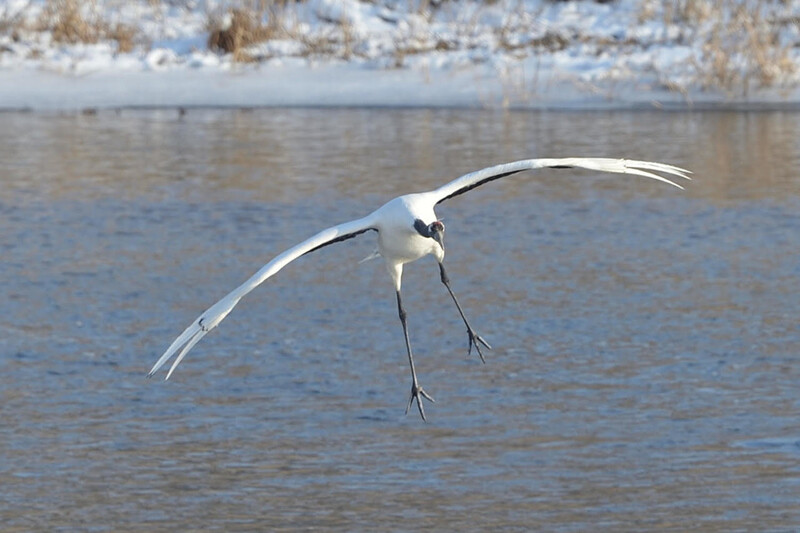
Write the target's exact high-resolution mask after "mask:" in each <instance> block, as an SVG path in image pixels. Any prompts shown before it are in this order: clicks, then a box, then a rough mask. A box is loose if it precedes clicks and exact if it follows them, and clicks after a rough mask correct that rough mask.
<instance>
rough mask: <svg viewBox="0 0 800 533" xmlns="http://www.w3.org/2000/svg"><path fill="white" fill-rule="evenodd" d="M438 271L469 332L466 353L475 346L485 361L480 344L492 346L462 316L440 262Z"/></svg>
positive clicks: (462, 313) (462, 312) (487, 346)
mask: <svg viewBox="0 0 800 533" xmlns="http://www.w3.org/2000/svg"><path fill="white" fill-rule="evenodd" d="M439 273H440V274H441V277H442V283H444V286H445V287H447V292H449V293H450V296H451V297H452V298H453V302H455V304H456V308H457V309H458V313H459V314H460V315H461V320H463V321H464V325H465V326H467V333H468V334H469V349H468V351H467V353H468V354H470V353H472V347H473V346H475V349H476V350H477V351H478V355H479V356H480V357H481V361H483V362H484V363H486V359H484V358H483V353H482V352H481V344H483V345H484V346H485V347H486V348H488V349H490V350H491V349H492V347H491V346H489V343H488V342H486V341H485V340H483V337H481V336H480V335H478V334H477V333H475V330H474V329H472V326H470V325H469V321H468V320H467V317H466V316H464V311H463V310H462V309H461V305H459V303H458V298H456V295H455V293H453V289H452V288H451V287H450V278H448V277H447V272H445V270H444V265H443V264H442V263H439Z"/></svg>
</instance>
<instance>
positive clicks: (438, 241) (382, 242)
mask: <svg viewBox="0 0 800 533" xmlns="http://www.w3.org/2000/svg"><path fill="white" fill-rule="evenodd" d="M539 168H585V169H589V170H596V171H601V172H612V173H619V174H633V175H637V176H642V177H646V178H650V179H654V180H658V181H661V182H664V183H667V184H670V185H674V186H675V187H678V188H682V187H681V186H680V185H678V184H677V183H675V182H673V181H671V180H669V179H667V178H665V177H663V176H661V175H659V174H656V172H660V173H662V174H667V175H671V176H677V177H680V178H685V179H689V177H688V174H689V171H687V170H684V169H682V168H678V167H674V166H671V165H665V164H662V163H651V162H648V161H632V160H625V159H605V158H564V159H527V160H523V161H516V162H513V163H505V164H502V165H496V166H493V167H488V168H485V169H482V170H478V171H476V172H471V173H469V174H465V175H464V176H461V177H460V178H458V179H455V180H453V181H451V182H450V183H447V184H445V185H443V186H442V187H439V188H438V189H435V190H433V191H428V192H423V193H414V194H406V195H403V196H399V197H397V198H394V199H393V200H390V201H389V202H387V203H386V204H384V205H383V206H381V207H380V208H378V209H377V210H375V211H373V212H372V213H370V214H369V215H367V216H365V217H363V218H360V219H357V220H353V221H351V222H345V223H344V224H339V225H337V226H333V227H330V228H328V229H325V230H323V231H321V232H319V233H317V234H316V235H314V236H312V237H310V238H308V239H306V240H305V241H303V242H301V243H299V244H297V245H295V246H293V247H292V248H289V249H288V250H286V251H285V252H283V253H282V254H280V255H278V256H277V257H275V258H274V259H273V260H272V261H270V262H269V263H267V264H266V265H264V266H263V267H262V268H261V269H260V270H259V271H258V272H256V273H255V274H254V275H253V276H252V277H250V279H248V280H247V281H246V282H244V283H243V284H242V285H240V286H239V287H237V288H236V289H234V290H233V291H231V292H230V293H229V294H228V295H227V296H225V297H224V298H222V299H221V300H220V301H218V302H217V303H215V304H214V305H213V306H211V307H210V308H209V309H208V310H206V312H205V313H203V314H202V315H200V316H199V317H198V318H197V319H196V320H195V321H194V322H192V323H191V324H190V325H189V327H187V328H186V330H184V332H183V333H182V334H181V335H180V336H178V338H176V339H175V341H173V343H172V344H171V345H170V347H169V348H168V349H167V351H166V352H164V354H163V355H162V356H161V358H160V359H159V360H158V361H157V362H156V363H155V365H153V368H152V369H151V370H150V373H149V374H148V376H152V375H153V374H154V373H155V372H156V371H158V369H159V368H161V366H162V365H164V363H166V362H167V361H168V360H169V359H170V358H171V357H172V356H173V355H175V354H176V353H178V356H177V358H176V359H175V361H174V362H173V363H172V366H171V367H170V370H169V372H168V373H167V379H169V377H170V375H172V372H173V371H174V370H175V368H176V367H177V366H178V363H180V362H181V360H182V359H183V358H184V357H185V356H186V354H187V353H188V352H189V350H191V349H192V347H193V346H194V345H195V344H197V342H198V341H200V339H202V338H203V337H204V336H205V335H206V333H208V332H209V331H211V330H212V329H214V328H215V327H216V326H217V325H219V323H220V322H221V321H222V320H223V319H224V318H225V317H226V316H227V315H228V313H230V312H231V310H232V309H233V308H234V307H235V306H236V304H237V303H238V302H239V300H241V298H242V297H243V296H245V295H246V294H247V293H249V292H250V291H252V290H253V289H254V288H255V287H257V286H258V285H260V284H261V283H263V282H264V281H265V280H267V279H268V278H270V277H272V276H273V275H275V274H276V273H277V272H278V271H280V270H281V269H282V268H283V267H285V266H286V265H288V264H289V263H291V262H292V261H294V260H295V259H297V258H298V257H300V256H302V255H305V254H307V253H310V252H313V251H315V250H317V249H319V248H322V247H324V246H328V245H330V244H334V243H336V242H340V241H343V240H347V239H350V238H353V237H356V236H358V235H361V234H363V233H366V232H368V231H375V232H377V234H378V253H379V254H380V256H381V257H382V258H383V260H384V261H385V263H386V269H387V271H388V272H389V275H390V277H391V278H392V281H393V282H394V288H395V292H396V297H397V308H398V315H399V317H400V321H401V323H402V326H403V334H404V337H405V343H406V351H407V355H408V361H409V365H410V367H411V377H412V385H411V396H410V398H409V401H408V406H407V407H406V412H408V407H410V406H411V404H412V403H413V402H414V401H416V402H417V407H418V409H419V413H420V415H421V416H422V418H423V419H425V411H424V409H423V406H422V398H426V399H428V400H430V401H433V399H432V398H431V397H430V396H429V395H428V394H427V393H426V392H425V391H424V390H423V389H422V387H421V386H420V385H419V382H418V380H417V374H416V370H415V368H414V358H413V354H412V351H411V343H410V340H409V335H408V326H407V323H406V312H405V309H404V308H403V303H402V298H401V292H400V290H401V285H402V276H403V265H405V264H406V263H410V262H413V261H416V260H417V259H420V258H422V257H425V256H426V255H433V256H434V257H435V258H436V260H437V262H438V264H439V275H440V279H441V281H442V283H443V284H444V285H445V286H446V288H447V290H448V292H449V293H450V296H451V297H452V299H453V302H454V303H455V305H456V308H457V309H458V312H459V314H460V316H461V318H462V320H463V321H464V325H465V326H466V328H467V334H468V336H469V351H470V352H471V351H472V347H473V346H474V347H475V348H476V350H477V352H478V355H479V356H480V358H481V360H482V361H484V362H485V359H484V356H483V352H482V350H481V346H483V347H484V348H487V349H491V346H489V344H488V343H487V342H486V341H485V340H484V339H483V338H482V337H481V336H480V335H478V334H477V333H476V332H475V330H474V329H473V328H472V327H471V326H470V324H469V321H468V320H467V318H466V316H465V315H464V311H463V309H462V308H461V306H460V305H459V303H458V299H457V298H456V296H455V294H454V293H453V290H452V287H451V286H450V281H449V278H448V276H447V272H446V270H445V268H444V263H443V262H444V224H443V223H442V222H441V221H440V220H438V219H437V217H436V213H435V212H434V208H435V206H436V205H438V204H440V203H442V202H444V201H445V200H448V199H450V198H453V197H454V196H458V195H460V194H463V193H465V192H468V191H470V190H472V189H474V188H475V187H478V186H480V185H483V184H485V183H488V182H490V181H494V180H497V179H500V178H503V177H506V176H510V175H512V174H516V173H519V172H522V171H525V170H534V169H539ZM179 350H180V352H178V351H179Z"/></svg>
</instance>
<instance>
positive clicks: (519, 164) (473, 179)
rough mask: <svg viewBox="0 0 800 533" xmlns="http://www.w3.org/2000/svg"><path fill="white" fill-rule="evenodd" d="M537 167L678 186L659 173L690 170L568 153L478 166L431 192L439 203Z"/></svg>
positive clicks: (685, 174) (676, 173)
mask: <svg viewBox="0 0 800 533" xmlns="http://www.w3.org/2000/svg"><path fill="white" fill-rule="evenodd" d="M537 168H585V169H589V170H597V171H601V172H614V173H617V174H634V175H636V176H643V177H645V178H651V179H654V180H658V181H663V182H664V183H669V184H670V185H674V186H675V187H678V188H679V189H683V187H681V186H680V185H678V184H677V183H675V182H674V181H671V180H669V179H667V178H665V177H663V176H660V175H658V174H656V172H660V173H662V174H666V175H668V176H677V177H679V178H684V179H687V180H688V179H691V178H689V176H688V175H689V174H691V172H690V171H688V170H685V169H682V168H679V167H674V166H672V165H665V164H663V163H651V162H649V161H633V160H630V159H610V158H600V157H569V158H564V159H525V160H524V161H515V162H513V163H505V164H502V165H496V166H493V167H489V168H484V169H483V170H476V171H475V172H470V173H469V174H465V175H463V176H461V177H460V178H457V179H455V180H453V181H451V182H450V183H448V184H446V185H442V186H441V187H439V188H438V189H436V190H434V191H431V194H432V195H433V197H434V198H435V199H436V204H437V205H438V204H440V203H442V202H444V201H445V200H448V199H450V198H452V197H454V196H458V195H459V194H464V193H465V192H467V191H471V190H472V189H474V188H475V187H480V186H481V185H483V184H484V183H489V182H490V181H494V180H497V179H500V178H504V177H506V176H510V175H512V174H516V173H517V172H522V171H524V170H535V169H537Z"/></svg>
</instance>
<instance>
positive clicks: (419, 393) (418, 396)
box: [397, 290, 434, 420]
mask: <svg viewBox="0 0 800 533" xmlns="http://www.w3.org/2000/svg"><path fill="white" fill-rule="evenodd" d="M397 312H398V314H399V315H400V322H402V324H403V335H404V336H405V338H406V350H407V351H408V364H409V365H411V397H410V398H409V399H408V405H407V406H406V414H408V410H409V408H410V407H411V404H412V403H414V400H417V407H418V408H419V414H420V416H421V417H422V419H423V420H425V409H423V408H422V398H425V399H427V400H430V401H434V399H433V398H431V397H430V396H429V395H428V393H427V392H425V391H424V390H422V387H420V385H419V382H418V381H417V371H416V370H415V369H414V356H412V355H411V342H410V341H409V340H408V325H407V324H406V311H405V309H403V300H402V299H401V298H400V291H399V290H398V291H397Z"/></svg>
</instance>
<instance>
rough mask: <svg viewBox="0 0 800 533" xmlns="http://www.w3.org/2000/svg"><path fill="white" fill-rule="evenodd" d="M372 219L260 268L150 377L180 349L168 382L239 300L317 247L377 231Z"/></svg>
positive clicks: (337, 229)
mask: <svg viewBox="0 0 800 533" xmlns="http://www.w3.org/2000/svg"><path fill="white" fill-rule="evenodd" d="M373 218H374V217H373V215H369V216H367V217H364V218H361V219H358V220H353V221H351V222H345V223H344V224H339V225H338V226H333V227H330V228H328V229H325V230H322V231H320V232H319V233H317V234H316V235H314V236H313V237H311V238H309V239H306V240H305V241H303V242H301V243H299V244H297V245H295V246H293V247H292V248H289V249H288V250H286V251H285V252H283V253H282V254H280V255H278V256H277V257H275V258H274V259H273V260H272V261H270V262H269V263H267V264H266V265H264V266H263V267H261V269H260V270H259V271H258V272H256V273H255V274H253V275H252V276H251V277H250V279H248V280H247V281H245V282H244V283H243V284H241V285H240V286H239V287H237V288H236V289H234V290H233V291H231V292H230V293H229V294H228V295H227V296H225V297H224V298H223V299H221V300H220V301H218V302H217V303H215V304H214V305H212V306H211V307H209V308H208V309H207V310H206V312H205V313H203V314H202V315H200V316H199V317H197V319H196V320H195V321H194V322H192V323H191V324H189V326H188V327H187V328H186V329H185V330H184V331H183V333H181V334H180V335H179V336H178V338H177V339H175V340H174V341H173V342H172V344H171V345H170V346H169V348H167V351H166V352H164V354H163V355H162V356H161V357H160V358H159V360H158V361H156V364H155V365H153V368H152V369H151V370H150V372H149V373H148V374H147V376H148V377H150V376H152V375H153V374H155V373H156V372H157V371H158V369H159V368H161V367H162V366H163V365H164V363H166V362H167V361H169V359H170V358H171V357H172V356H173V355H175V353H176V352H177V351H178V350H181V351H180V354H179V355H178V357H177V358H176V359H175V362H174V363H172V367H171V368H170V369H169V372H168V373H167V377H166V379H169V377H170V376H171V375H172V372H173V371H174V370H175V367H177V366H178V363H180V362H181V361H182V360H183V358H184V357H186V354H187V353H189V350H191V349H192V347H194V345H195V344H197V343H198V342H199V341H200V339H202V338H203V337H204V336H205V335H206V333H208V332H209V331H211V330H212V329H214V328H215V327H217V325H218V324H219V323H220V322H222V320H223V319H224V318H225V317H226V316H228V313H230V312H231V310H232V309H233V308H234V307H235V306H236V304H237V303H239V300H241V299H242V297H244V296H245V295H246V294H247V293H249V292H250V291H252V290H253V289H255V288H256V287H258V286H259V285H260V284H261V283H263V282H264V281H266V280H267V279H269V278H270V277H272V276H274V275H275V274H276V273H277V272H278V271H279V270H281V269H282V268H283V267H285V266H286V265H288V264H289V263H291V262H292V261H294V260H295V259H297V258H298V257H300V256H302V255H305V254H307V253H309V252H313V251H314V250H317V249H318V248H321V247H323V246H326V245H328V244H333V243H335V242H339V241H343V240H345V239H350V238H352V237H355V236H356V235H359V234H361V233H364V232H366V231H369V230H376V228H375V225H374V220H373ZM181 348H182V349H181Z"/></svg>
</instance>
